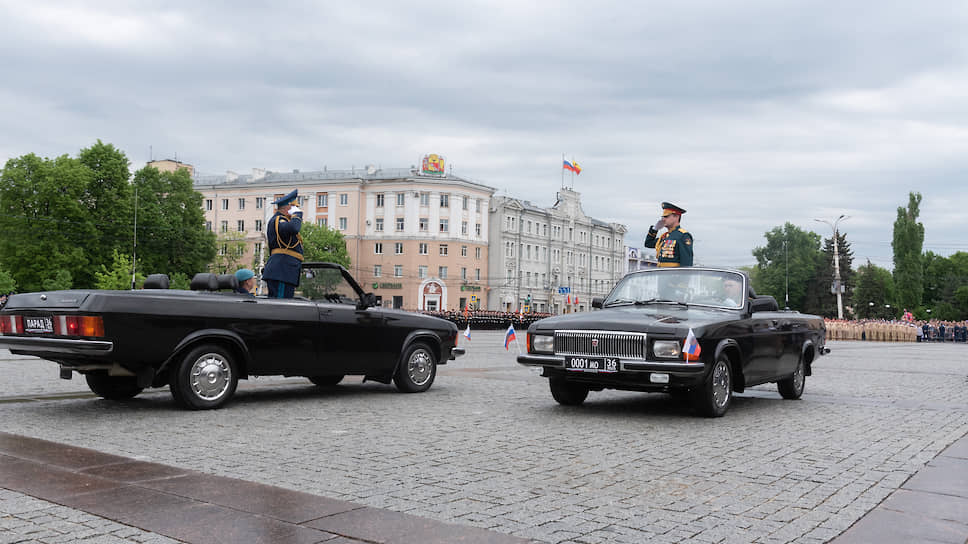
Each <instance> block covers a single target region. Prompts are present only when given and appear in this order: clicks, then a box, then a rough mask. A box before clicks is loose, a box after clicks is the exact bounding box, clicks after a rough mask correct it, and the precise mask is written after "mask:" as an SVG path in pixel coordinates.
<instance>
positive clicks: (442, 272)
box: [437, 266, 447, 280]
mask: <svg viewBox="0 0 968 544" xmlns="http://www.w3.org/2000/svg"><path fill="white" fill-rule="evenodd" d="M437 277H438V278H440V279H442V280H445V279H447V267H446V266H438V267H437Z"/></svg>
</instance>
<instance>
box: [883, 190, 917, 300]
mask: <svg viewBox="0 0 968 544" xmlns="http://www.w3.org/2000/svg"><path fill="white" fill-rule="evenodd" d="M920 206H921V193H913V192H912V193H909V195H908V205H907V208H904V207H900V206H899V207H898V208H897V219H895V220H894V240H893V241H892V242H891V247H892V248H893V249H894V284H895V285H896V287H897V297H898V298H897V302H898V304H900V305H901V306H903V307H905V308H918V307H920V306H921V300H922V295H923V292H924V285H923V279H924V270H923V266H922V262H921V248H922V246H923V245H924V225H923V224H921V223H920V222H918V216H919V215H920V213H921V212H920V210H919V207H920Z"/></svg>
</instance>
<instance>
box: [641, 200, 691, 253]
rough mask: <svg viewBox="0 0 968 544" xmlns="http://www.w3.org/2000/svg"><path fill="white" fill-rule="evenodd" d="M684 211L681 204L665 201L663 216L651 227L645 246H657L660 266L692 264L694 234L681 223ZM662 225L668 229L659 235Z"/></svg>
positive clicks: (656, 250)
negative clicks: (684, 228)
mask: <svg viewBox="0 0 968 544" xmlns="http://www.w3.org/2000/svg"><path fill="white" fill-rule="evenodd" d="M684 213H686V210H683V209H682V208H680V207H679V206H676V205H675V204H670V203H668V202H663V203H662V217H661V218H660V219H659V221H658V222H657V223H656V224H655V226H652V227H649V235H648V236H647V237H646V239H645V247H648V248H653V247H654V248H655V256H656V258H657V259H658V261H659V266H660V267H668V266H692V235H691V234H689V232H687V231H685V230H683V228H682V227H681V226H680V225H679V222H680V221H681V220H682V214H684ZM662 227H665V228H666V229H668V230H666V232H664V233H662V234H661V235H659V229H661V228H662Z"/></svg>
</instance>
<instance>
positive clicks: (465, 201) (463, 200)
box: [461, 196, 470, 210]
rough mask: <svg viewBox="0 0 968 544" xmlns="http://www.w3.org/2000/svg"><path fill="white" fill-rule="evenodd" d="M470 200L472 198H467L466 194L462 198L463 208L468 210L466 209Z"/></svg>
mask: <svg viewBox="0 0 968 544" xmlns="http://www.w3.org/2000/svg"><path fill="white" fill-rule="evenodd" d="M469 200H470V199H469V198H467V197H466V196H465V197H463V199H462V202H461V209H463V210H466V209H467V202H468V201H469Z"/></svg>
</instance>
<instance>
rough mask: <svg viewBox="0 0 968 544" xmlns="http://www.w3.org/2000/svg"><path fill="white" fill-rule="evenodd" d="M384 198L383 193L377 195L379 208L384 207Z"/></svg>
mask: <svg viewBox="0 0 968 544" xmlns="http://www.w3.org/2000/svg"><path fill="white" fill-rule="evenodd" d="M383 198H384V197H383V195H376V207H377V208H382V207H383Z"/></svg>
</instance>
